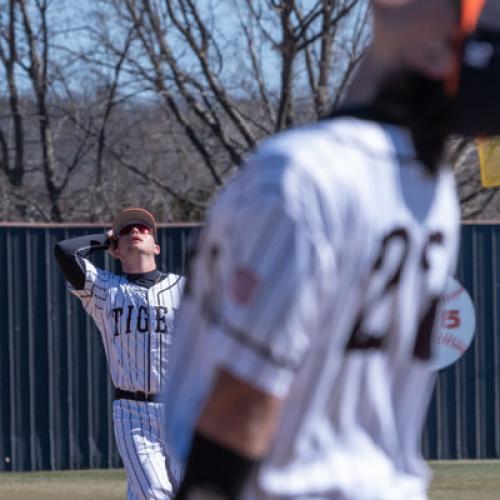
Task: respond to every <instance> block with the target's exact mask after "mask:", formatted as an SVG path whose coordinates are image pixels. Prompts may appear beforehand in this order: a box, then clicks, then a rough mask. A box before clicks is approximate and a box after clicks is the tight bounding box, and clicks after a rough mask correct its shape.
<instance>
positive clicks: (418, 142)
mask: <svg viewBox="0 0 500 500" xmlns="http://www.w3.org/2000/svg"><path fill="white" fill-rule="evenodd" d="M369 107H370V109H371V110H372V111H373V114H374V116H375V117H377V119H378V120H380V121H383V122H389V123H395V124H398V125H401V126H404V127H407V128H408V129H409V130H410V132H411V134H412V137H413V141H414V144H415V150H416V153H417V157H418V158H419V160H420V161H421V162H422V163H423V164H424V165H425V166H426V168H427V170H428V171H429V173H431V174H435V173H436V171H437V170H438V168H439V164H440V162H441V160H442V155H443V150H444V143H445V140H446V138H447V136H448V135H449V134H450V133H451V131H452V127H453V118H454V101H453V100H452V99H450V97H448V96H447V94H446V89H445V83H444V81H442V80H432V79H430V78H426V77H424V76H423V75H420V74H418V73H416V72H410V71H404V72H400V73H396V74H393V75H391V76H390V77H389V78H387V79H386V81H385V82H384V83H383V84H382V86H381V88H380V91H379V93H378V94H377V96H376V98H375V100H374V101H373V102H372V104H371V105H370V106H369Z"/></svg>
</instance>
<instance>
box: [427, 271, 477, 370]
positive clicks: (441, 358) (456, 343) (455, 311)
mask: <svg viewBox="0 0 500 500" xmlns="http://www.w3.org/2000/svg"><path fill="white" fill-rule="evenodd" d="M439 314H440V316H439V328H438V332H437V335H436V336H435V337H434V349H433V352H434V359H433V360H432V368H433V369H434V370H441V369H442V368H446V367H447V366H450V365H451V364H453V363H455V361H457V360H458V359H460V358H461V357H462V356H463V354H464V353H465V351H466V350H467V349H468V347H469V346H470V344H471V342H472V339H473V337H474V333H475V330H476V313H475V310H474V304H473V303H472V300H471V298H470V296H469V294H468V293H467V290H465V288H464V287H463V286H462V285H461V284H460V283H459V282H458V281H457V280H455V279H454V278H451V277H449V278H448V281H447V283H446V288H445V292H444V295H443V297H442V298H441V303H440V313H439Z"/></svg>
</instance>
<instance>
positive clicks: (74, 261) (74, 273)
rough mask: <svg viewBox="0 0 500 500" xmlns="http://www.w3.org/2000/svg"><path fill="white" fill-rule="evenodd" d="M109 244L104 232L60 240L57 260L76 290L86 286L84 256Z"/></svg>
mask: <svg viewBox="0 0 500 500" xmlns="http://www.w3.org/2000/svg"><path fill="white" fill-rule="evenodd" d="M107 246H108V236H107V235H106V234H104V233H98V234H89V235H85V236H79V237H77V238H71V239H68V240H63V241H59V242H58V243H56V246H55V248H54V254H55V257H56V260H57V262H58V264H59V266H60V268H61V270H62V272H63V274H64V277H65V278H66V280H67V281H68V282H69V283H71V286H72V287H73V288H74V289H75V290H82V289H83V288H84V286H85V266H84V264H83V261H82V259H83V257H86V256H87V255H89V254H91V253H92V252H94V251H96V250H100V249H105V248H107Z"/></svg>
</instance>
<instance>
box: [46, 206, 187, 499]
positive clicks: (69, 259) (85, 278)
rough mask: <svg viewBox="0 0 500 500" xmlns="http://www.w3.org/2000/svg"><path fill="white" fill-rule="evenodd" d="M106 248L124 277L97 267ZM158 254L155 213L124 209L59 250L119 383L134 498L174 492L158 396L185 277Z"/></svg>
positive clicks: (123, 448)
mask: <svg viewBox="0 0 500 500" xmlns="http://www.w3.org/2000/svg"><path fill="white" fill-rule="evenodd" d="M106 249H107V250H108V251H109V253H110V254H111V255H112V256H113V257H115V258H117V259H119V260H120V261H121V265H122V268H123V271H124V274H123V275H116V274H113V273H111V272H109V271H106V270H103V269H99V268H96V267H95V266H94V265H93V264H92V263H91V262H90V261H89V260H88V256H89V255H90V254H91V253H93V252H96V251H102V250H106ZM159 253H160V247H159V245H158V243H157V241H156V223H155V219H154V217H153V215H152V214H150V213H149V212H147V211H146V210H143V209H140V208H131V209H127V210H124V211H123V212H121V213H119V214H118V215H117V216H116V218H115V220H114V222H113V225H112V229H111V230H110V231H108V232H107V233H105V234H93V235H89V236H82V237H78V238H73V239H69V240H65V241H61V242H59V243H57V245H56V247H55V255H56V258H57V261H58V262H59V265H60V267H61V269H62V271H63V273H64V276H65V278H66V280H67V281H68V283H69V288H70V291H71V292H72V293H73V294H74V295H75V296H76V297H78V298H79V299H80V300H81V302H82V304H83V307H84V308H85V311H86V312H87V313H88V314H89V315H90V316H91V317H92V319H93V320H94V322H95V324H96V326H97V328H98V329H99V331H100V333H101V338H102V341H103V345H104V349H105V352H106V357H107V360H108V364H109V370H110V374H111V379H112V381H113V384H114V386H115V399H114V403H113V420H114V428H115V438H116V443H117V446H118V450H119V452H120V456H121V458H122V460H123V463H124V465H125V469H126V471H127V477H128V498H129V499H167V498H172V491H173V487H174V484H175V481H176V474H178V473H177V469H176V467H175V463H174V462H173V460H172V459H171V458H170V457H169V455H168V453H167V449H166V448H165V445H164V441H163V439H162V430H161V427H160V422H161V412H162V404H161V403H160V402H159V401H158V394H159V392H160V390H161V389H162V385H163V383H164V381H165V375H166V369H167V366H168V357H169V351H170V344H171V340H172V323H173V319H174V313H175V310H176V309H177V305H178V303H179V298H180V294H181V291H182V287H183V280H184V278H182V277H180V276H177V275H175V274H165V273H162V272H160V271H159V270H158V269H157V267H156V262H155V257H156V256H157V255H158V254H159Z"/></svg>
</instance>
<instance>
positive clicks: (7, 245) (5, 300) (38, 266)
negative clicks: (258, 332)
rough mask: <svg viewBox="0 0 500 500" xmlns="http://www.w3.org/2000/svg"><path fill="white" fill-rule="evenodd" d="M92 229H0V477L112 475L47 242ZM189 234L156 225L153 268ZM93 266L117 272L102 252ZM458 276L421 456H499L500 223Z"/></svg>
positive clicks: (108, 443) (467, 250) (71, 301)
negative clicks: (471, 327) (452, 328)
mask: <svg viewBox="0 0 500 500" xmlns="http://www.w3.org/2000/svg"><path fill="white" fill-rule="evenodd" d="M103 229H104V226H99V225H94V226H92V225H44V226H35V225H20V224H18V225H16V224H4V225H0V269H1V270H2V275H1V279H0V471H27V470H44V469H52V470H58V469H78V468H107V467H118V466H120V465H121V464H120V458H119V456H118V452H117V450H116V447H115V444H114V436H113V426H112V421H111V400H112V392H113V389H112V386H111V383H110V380H109V377H108V374H107V368H106V362H105V357H104V351H103V349H102V346H101V342H100V337H99V335H98V333H97V331H96V330H95V327H94V326H93V324H92V322H91V321H90V320H89V318H88V317H87V316H86V315H85V313H84V312H83V309H82V307H81V306H80V304H79V302H78V301H77V300H76V299H75V298H73V297H71V296H69V294H68V293H67V291H66V288H65V284H64V281H63V278H62V275H61V273H60V271H59V269H58V268H57V264H56V262H55V260H54V258H53V247H54V244H55V243H56V242H57V241H59V240H61V239H65V238H69V237H73V236H79V235H82V234H88V233H92V232H99V231H102V230H103ZM193 230H196V226H193V225H191V226H188V225H175V226H162V227H160V229H159V240H160V245H161V248H162V252H161V255H160V267H161V268H162V269H163V270H167V271H171V272H177V273H182V272H183V270H184V268H185V255H186V248H187V242H188V238H189V234H190V233H191V232H192V231H193ZM96 262H97V265H100V266H106V267H108V268H109V269H114V268H113V266H114V262H112V259H110V258H109V257H108V256H107V255H105V253H102V254H99V255H98V256H97V258H96ZM458 278H459V279H460V281H461V282H462V283H463V284H464V286H465V288H466V289H467V290H468V291H469V292H470V294H471V296H472V299H473V301H474V303H475V305H476V314H477V321H478V330H477V335H476V338H475V341H474V343H473V345H472V347H471V348H470V349H469V351H468V352H467V354H466V355H465V357H464V358H463V359H462V360H461V361H460V362H459V363H457V364H456V365H455V366H453V367H450V368H448V369H446V370H444V371H443V372H442V373H440V376H439V380H438V384H437V387H436V393H435V396H434V399H433V401H432V404H431V407H430V411H429V418H428V424H427V428H426V432H425V436H424V451H425V454H426V456H427V457H428V458H433V459H450V458H451V459H453V458H499V457H500V347H499V337H498V336H499V331H500V324H499V314H500V302H499V301H500V293H498V292H497V291H498V289H499V287H500V225H495V224H483V225H464V226H463V228H462V245H461V253H460V261H459V266H458Z"/></svg>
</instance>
